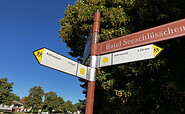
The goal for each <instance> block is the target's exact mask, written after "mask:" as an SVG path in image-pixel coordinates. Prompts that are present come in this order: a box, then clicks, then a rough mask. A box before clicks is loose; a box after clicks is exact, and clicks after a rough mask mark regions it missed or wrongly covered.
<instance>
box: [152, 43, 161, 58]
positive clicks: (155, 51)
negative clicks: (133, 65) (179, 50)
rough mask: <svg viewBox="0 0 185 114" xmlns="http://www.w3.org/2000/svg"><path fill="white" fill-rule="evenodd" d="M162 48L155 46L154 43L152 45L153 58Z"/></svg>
mask: <svg viewBox="0 0 185 114" xmlns="http://www.w3.org/2000/svg"><path fill="white" fill-rule="evenodd" d="M162 50H163V49H162V48H160V47H158V46H156V45H153V54H154V58H155V57H156V56H157V55H158V54H159V53H160V52H161V51H162Z"/></svg>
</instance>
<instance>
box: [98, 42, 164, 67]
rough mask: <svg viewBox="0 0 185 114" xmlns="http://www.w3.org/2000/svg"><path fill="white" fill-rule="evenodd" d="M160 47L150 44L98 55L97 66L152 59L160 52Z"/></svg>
mask: <svg viewBox="0 0 185 114" xmlns="http://www.w3.org/2000/svg"><path fill="white" fill-rule="evenodd" d="M162 50H163V49H162V48H160V47H158V46H156V45H153V44H150V45H146V46H141V47H137V48H132V49H128V50H123V51H119V52H114V53H110V54H105V55H101V56H100V65H99V67H104V66H110V65H116V64H123V63H128V62H134V61H140V60H146V59H153V58H155V57H157V55H159V53H160V52H162Z"/></svg>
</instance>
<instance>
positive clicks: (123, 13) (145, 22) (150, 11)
mask: <svg viewBox="0 0 185 114" xmlns="http://www.w3.org/2000/svg"><path fill="white" fill-rule="evenodd" d="M184 4H185V0H178V1H174V0H79V1H77V2H76V3H75V5H73V6H72V5H69V6H68V8H67V10H66V11H65V17H64V18H63V19H61V20H60V21H59V22H60V24H61V29H60V31H59V33H60V38H62V39H63V41H64V42H65V43H66V44H67V46H68V47H70V48H71V52H69V54H70V55H71V56H73V57H79V60H80V61H81V60H82V59H83V58H82V55H83V50H84V45H85V41H86V38H87V36H88V34H89V32H90V29H91V27H92V24H93V17H94V11H95V10H97V9H99V10H100V11H101V21H100V34H99V35H100V39H99V41H100V42H102V41H105V40H110V39H114V38H117V37H120V36H123V35H127V34H129V33H134V32H137V31H141V30H144V29H149V28H151V27H155V26H158V25H162V24H166V23H168V22H172V21H176V20H179V19H183V18H184V17H185V12H184V11H185V7H184ZM184 43H185V40H184V37H183V38H178V39H173V40H168V41H163V42H159V43H156V44H157V45H159V46H161V47H164V49H165V50H164V51H163V53H162V54H161V55H159V57H157V58H156V59H154V60H145V61H140V62H132V63H127V64H124V65H116V66H109V67H105V68H100V69H98V72H97V78H96V79H97V80H96V89H95V90H96V92H95V100H94V113H95V114H110V113H128V114H130V113H136V114H137V113H146V114H147V113H184V110H185V109H184V107H185V103H184V102H185V95H184V91H185V86H184V82H185V78H184V74H185V70H184V64H185V60H184V58H185V54H184V52H185V45H184ZM81 81H83V80H81ZM81 87H83V88H84V89H85V90H84V92H83V93H84V94H86V88H87V83H86V82H85V83H84V84H83V85H81Z"/></svg>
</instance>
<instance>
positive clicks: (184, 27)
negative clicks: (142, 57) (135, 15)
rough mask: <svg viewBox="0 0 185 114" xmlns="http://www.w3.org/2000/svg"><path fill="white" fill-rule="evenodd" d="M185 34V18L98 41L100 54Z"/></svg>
mask: <svg viewBox="0 0 185 114" xmlns="http://www.w3.org/2000/svg"><path fill="white" fill-rule="evenodd" d="M184 35H185V19H182V20H179V21H175V22H171V23H168V24H165V25H161V26H157V27H154V28H150V29H147V30H143V31H140V32H136V33H133V34H129V35H127V36H122V37H119V38H115V39H112V40H108V41H104V42H101V43H98V52H97V53H98V54H99V55H101V54H105V53H110V52H114V51H119V50H123V49H128V48H131V47H136V46H141V45H145V44H151V43H154V42H159V41H163V40H168V39H172V38H176V37H180V36H184Z"/></svg>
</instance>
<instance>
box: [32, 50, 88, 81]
mask: <svg viewBox="0 0 185 114" xmlns="http://www.w3.org/2000/svg"><path fill="white" fill-rule="evenodd" d="M33 53H34V55H35V57H36V59H37V61H38V62H39V64H41V65H43V66H46V67H49V68H52V69H55V70H58V71H61V72H64V73H67V74H71V75H73V76H76V77H79V78H83V79H86V80H88V79H89V77H88V72H89V71H90V69H91V68H88V67H87V66H85V65H82V64H79V63H78V62H76V61H73V60H71V59H69V58H67V57H65V56H63V55H60V54H58V53H56V52H54V51H51V50H49V49H47V48H41V49H39V50H36V51H34V52H33Z"/></svg>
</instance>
